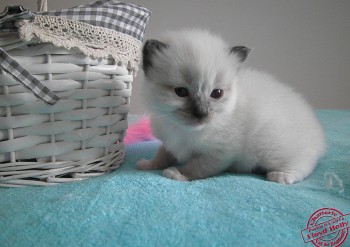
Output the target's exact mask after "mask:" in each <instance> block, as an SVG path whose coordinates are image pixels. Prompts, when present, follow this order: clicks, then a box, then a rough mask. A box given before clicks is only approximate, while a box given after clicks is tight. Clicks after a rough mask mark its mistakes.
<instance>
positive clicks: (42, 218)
mask: <svg viewBox="0 0 350 247" xmlns="http://www.w3.org/2000/svg"><path fill="white" fill-rule="evenodd" d="M317 116H318V117H319V119H320V121H321V123H322V125H323V126H324V128H325V131H326V134H327V142H328V146H329V147H328V152H327V153H326V155H325V156H324V158H323V159H322V160H321V161H320V162H319V165H318V167H317V169H316V170H315V172H314V173H313V174H312V175H311V176H310V177H309V178H307V179H306V180H304V181H302V182H300V183H297V184H294V185H289V186H284V185H280V184H276V183H272V182H268V181H266V180H265V178H264V177H263V176H259V175H237V174H223V175H221V176H217V177H213V178H209V179H205V180H199V181H194V182H177V181H172V180H169V179H167V178H164V177H162V176H161V172H160V171H138V170H136V169H135V162H136V161H137V160H139V159H140V158H147V159H150V158H151V157H152V156H153V154H154V152H155V150H156V148H157V147H158V146H159V142H144V143H138V144H134V145H130V146H127V147H126V157H125V162H124V164H123V165H122V167H120V168H119V169H118V170H116V171H115V172H112V173H110V174H107V175H104V176H101V177H98V178H93V179H88V180H85V181H82V182H75V183H69V184H62V185H59V186H55V187H45V188H44V187H26V188H10V189H8V188H2V189H0V246H11V247H12V246H50V247H52V246H313V245H312V244H311V243H304V242H303V239H302V238H301V235H300V231H301V230H302V229H304V228H305V227H306V223H307V220H308V218H309V216H310V215H311V214H312V213H313V212H314V211H315V210H317V209H319V208H324V207H329V208H336V209H338V210H339V211H341V212H343V213H344V214H345V213H350V111H340V110H337V111H335V110H320V111H317ZM327 174H328V175H331V177H333V184H332V186H331V184H330V181H328V182H327V177H328V175H327ZM336 177H337V178H338V179H340V180H341V182H342V186H340V184H339V183H338V182H337V181H336ZM327 184H328V188H327ZM342 189H343V191H342ZM349 235H350V234H349ZM342 246H350V236H348V239H347V240H346V241H345V242H344V243H343V245H342Z"/></svg>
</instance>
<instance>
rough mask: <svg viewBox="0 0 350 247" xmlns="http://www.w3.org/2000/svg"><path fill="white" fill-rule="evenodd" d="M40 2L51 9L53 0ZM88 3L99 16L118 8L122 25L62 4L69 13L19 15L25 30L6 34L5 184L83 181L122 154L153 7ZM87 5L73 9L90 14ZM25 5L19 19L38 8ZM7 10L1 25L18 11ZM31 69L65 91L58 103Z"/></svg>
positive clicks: (1, 130)
mask: <svg viewBox="0 0 350 247" xmlns="http://www.w3.org/2000/svg"><path fill="white" fill-rule="evenodd" d="M38 6H39V10H40V11H45V10H46V7H47V4H46V0H39V1H38ZM86 6H87V9H90V10H92V9H91V8H97V9H98V11H100V12H96V14H95V15H96V16H89V18H91V20H92V21H93V22H94V21H95V20H99V19H98V18H99V17H98V16H100V15H105V14H106V13H108V15H110V14H111V11H114V12H113V13H114V14H115V15H114V16H113V18H110V21H112V22H113V23H112V24H113V25H114V26H113V25H112V26H111V27H112V28H117V29H118V31H114V29H113V30H110V29H106V28H102V29H101V28H100V27H94V26H91V25H89V24H86V23H83V22H80V21H75V20H72V19H71V20H70V19H66V17H65V16H64V15H66V14H70V13H73V11H71V10H69V11H66V10H63V11H62V12H60V13H62V14H63V16H62V18H61V16H56V14H55V13H53V14H52V15H51V17H50V16H48V17H46V16H45V13H44V15H41V14H40V13H39V15H37V16H36V17H35V19H34V21H32V20H31V21H27V20H25V21H21V20H20V21H19V22H18V23H17V22H16V26H19V27H20V28H19V35H18V34H16V33H13V32H12V33H11V32H10V33H5V34H1V33H0V48H1V49H0V52H1V54H2V55H1V56H2V57H1V59H2V61H4V62H6V63H3V64H0V187H21V186H26V185H55V184H59V183H63V182H71V181H76V180H82V179H86V178H89V177H94V176H98V175H101V174H104V173H106V172H110V171H112V170H114V169H116V168H118V167H119V166H120V164H121V163H122V161H123V156H124V147H123V139H124V135H125V130H126V129H127V117H128V112H129V104H130V97H131V82H132V81H133V75H134V74H135V71H136V70H137V63H138V61H139V54H140V46H141V43H142V42H141V41H142V36H143V32H144V28H145V26H146V24H147V22H148V18H149V16H150V12H149V11H148V10H147V9H145V8H143V7H141V6H136V5H130V4H125V3H122V2H118V1H108V0H105V1H98V2H96V4H95V3H94V4H88V5H86ZM15 8H17V6H15ZM84 8H85V6H77V7H75V9H74V11H75V12H74V13H75V14H76V15H77V18H80V19H79V20H83V21H85V17H84V16H81V13H84ZM97 9H96V10H97ZM21 11H22V12H20V15H18V16H19V18H22V17H23V19H24V16H31V15H32V14H31V13H29V14H28V13H27V12H26V10H24V11H23V10H22V9H21ZM4 13H5V15H4V14H2V15H1V16H0V17H1V18H3V19H2V22H0V24H2V23H4V21H8V20H9V18H18V17H12V16H13V12H11V11H8V12H7V13H8V14H9V15H6V14H7V13H6V11H5V12H4ZM23 13H24V14H23ZM91 13H95V11H93V12H91ZM22 14H23V15H22ZM132 14H135V16H132ZM59 15H60V14H59ZM119 15H122V16H119ZM1 18H0V20H1ZM6 18H7V19H6ZM94 18H96V19H94ZM116 18H117V19H116ZM128 18H132V19H133V25H134V26H132V25H129V24H127V23H129V21H128ZM11 20H12V19H11ZM15 20H17V19H15ZM115 20H117V22H115ZM55 23H56V24H55ZM57 23H63V24H62V26H60V25H58V24H57ZM97 23H100V21H97ZM119 23H120V25H119ZM10 24H11V23H10ZM17 24H19V25H17ZM104 24H106V23H104ZM63 25H64V26H63ZM108 25H109V24H108ZM0 26H1V25H0ZM10 27H11V26H10ZM11 28H12V27H11ZM77 28H78V29H77ZM119 29H120V30H119ZM3 30H8V29H7V27H5V29H3ZM7 32H8V31H7ZM126 33H127V34H126ZM129 34H130V35H131V36H130V35H129ZM61 35H62V36H61ZM99 35H100V36H99ZM102 39H103V40H102ZM42 42H44V43H42ZM58 47H61V48H58ZM4 51H5V52H4ZM4 55H6V56H5V58H4V57H3V56H4ZM8 57H10V58H11V61H10V62H9V63H8V62H7V60H4V59H8ZM93 57H97V58H96V59H95V58H93ZM103 57H105V58H103ZM12 62H16V63H17V65H15V66H17V67H20V69H21V75H20V77H18V76H14V74H13V72H12V70H11V69H10V70H9V68H10V67H11V66H12V65H11V64H12ZM18 64H19V65H18ZM9 66H10V67H9ZM9 71H10V72H9ZM16 71H17V72H18V70H17V69H16ZM17 72H16V73H17ZM22 72H24V73H25V75H24V74H23V73H22ZM27 72H29V73H27ZM28 74H29V77H31V78H32V79H31V80H34V81H35V80H36V79H38V80H39V81H38V82H39V84H40V83H41V84H43V85H40V87H41V88H42V87H46V89H48V90H50V91H51V92H50V93H53V94H54V96H55V97H56V96H58V98H59V100H58V101H57V103H56V104H54V105H49V104H46V103H45V102H44V101H43V100H41V99H38V98H37V97H36V96H34V94H33V92H34V91H33V89H31V90H32V91H33V92H30V91H29V90H28V89H27V88H26V87H28V84H26V83H24V81H25V80H26V78H27V75H28ZM21 76H22V77H21ZM33 76H34V77H33ZM29 77H28V78H29ZM35 78H36V79H35ZM36 84H37V82H36ZM24 85H26V86H24ZM46 89H45V90H46Z"/></svg>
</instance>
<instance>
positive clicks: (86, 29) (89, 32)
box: [17, 15, 141, 73]
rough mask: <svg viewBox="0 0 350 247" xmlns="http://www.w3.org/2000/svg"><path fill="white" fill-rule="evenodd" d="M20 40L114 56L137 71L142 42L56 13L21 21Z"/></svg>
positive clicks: (101, 55) (98, 55) (88, 53)
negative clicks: (37, 40) (30, 20)
mask: <svg viewBox="0 0 350 247" xmlns="http://www.w3.org/2000/svg"><path fill="white" fill-rule="evenodd" d="M17 25H18V26H19V35H20V38H21V39H24V40H26V41H30V40H32V39H34V38H37V39H39V40H40V41H41V42H49V43H52V44H54V45H55V46H58V47H64V48H66V49H68V50H69V49H71V48H78V49H79V50H80V51H81V52H83V53H84V54H85V55H87V56H92V57H95V58H107V57H112V58H114V59H115V60H116V61H117V62H118V65H124V66H126V67H127V68H128V69H129V70H131V71H133V72H134V73H135V72H136V71H137V69H138V64H139V61H140V56H141V49H140V48H141V41H139V40H137V39H135V38H133V37H131V36H129V35H126V34H123V33H120V32H116V31H113V30H111V29H107V28H102V27H95V26H93V25H90V24H87V23H83V22H78V21H74V20H71V19H66V18H62V17H56V16H41V15H37V16H36V17H35V20H34V21H32V22H28V21H20V22H19V23H18V24H17Z"/></svg>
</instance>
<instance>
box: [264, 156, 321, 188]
mask: <svg viewBox="0 0 350 247" xmlns="http://www.w3.org/2000/svg"><path fill="white" fill-rule="evenodd" d="M316 163H317V161H315V160H311V161H310V160H308V161H303V162H293V163H290V164H289V165H285V166H284V167H283V168H282V167H277V168H275V169H269V170H270V171H269V172H267V174H266V178H267V180H269V181H271V182H276V183H280V184H294V183H297V182H299V181H301V180H303V179H305V178H306V177H307V176H309V175H310V174H311V172H312V171H313V170H314V168H315V166H316Z"/></svg>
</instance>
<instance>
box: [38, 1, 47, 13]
mask: <svg viewBox="0 0 350 247" xmlns="http://www.w3.org/2000/svg"><path fill="white" fill-rule="evenodd" d="M37 4H38V11H39V12H45V11H47V0H38V1H37Z"/></svg>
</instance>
